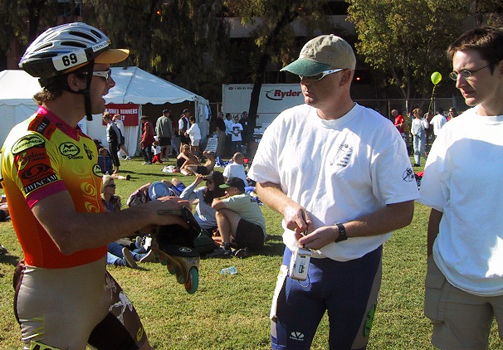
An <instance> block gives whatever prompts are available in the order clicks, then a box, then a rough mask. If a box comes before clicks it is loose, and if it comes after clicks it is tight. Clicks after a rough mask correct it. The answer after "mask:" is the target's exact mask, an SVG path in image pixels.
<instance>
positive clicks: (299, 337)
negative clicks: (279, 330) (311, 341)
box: [290, 332, 304, 341]
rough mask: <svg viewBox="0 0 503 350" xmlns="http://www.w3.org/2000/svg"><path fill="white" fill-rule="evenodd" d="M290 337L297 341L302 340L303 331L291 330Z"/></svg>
mask: <svg viewBox="0 0 503 350" xmlns="http://www.w3.org/2000/svg"><path fill="white" fill-rule="evenodd" d="M290 339H292V340H297V341H304V333H302V332H292V333H290Z"/></svg>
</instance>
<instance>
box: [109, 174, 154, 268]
mask: <svg viewBox="0 0 503 350" xmlns="http://www.w3.org/2000/svg"><path fill="white" fill-rule="evenodd" d="M102 181H103V186H102V188H101V203H102V204H103V207H104V208H105V210H106V211H109V212H113V211H118V210H121V206H122V204H121V198H120V197H119V196H116V195H115V188H116V185H115V181H114V178H113V177H112V176H111V175H104V176H103V179H102ZM107 248H108V252H107V264H108V265H115V266H128V267H132V268H136V267H137V265H136V261H140V262H152V261H153V258H154V255H153V253H152V251H151V250H150V251H149V252H147V253H145V251H143V253H140V252H141V251H140V250H133V251H131V250H129V249H128V248H127V247H124V246H122V245H121V244H119V243H118V242H112V243H109V244H108V245H107ZM140 249H141V247H140Z"/></svg>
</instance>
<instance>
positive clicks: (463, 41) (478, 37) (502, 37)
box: [447, 26, 503, 73]
mask: <svg viewBox="0 0 503 350" xmlns="http://www.w3.org/2000/svg"><path fill="white" fill-rule="evenodd" d="M462 50H475V51H477V52H478V53H479V54H480V57H481V58H482V59H483V60H484V61H487V63H489V68H490V69H491V73H493V72H494V68H495V67H496V65H497V64H498V63H499V62H500V61H501V60H503V29H501V28H496V27H489V26H486V27H480V28H475V29H472V30H469V31H467V32H465V33H463V34H462V35H461V36H460V37H459V38H457V39H456V40H455V41H454V42H453V43H452V44H451V45H450V46H449V48H448V49H447V57H448V58H449V59H450V60H451V61H452V58H453V57H454V54H455V53H456V52H457V51H462Z"/></svg>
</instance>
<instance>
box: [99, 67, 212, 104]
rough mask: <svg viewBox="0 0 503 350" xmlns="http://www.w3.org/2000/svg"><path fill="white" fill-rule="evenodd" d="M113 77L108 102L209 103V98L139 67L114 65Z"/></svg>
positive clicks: (106, 97)
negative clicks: (113, 83) (112, 85)
mask: <svg viewBox="0 0 503 350" xmlns="http://www.w3.org/2000/svg"><path fill="white" fill-rule="evenodd" d="M112 78H113V80H115V84H116V85H115V87H114V88H113V89H111V90H110V91H109V93H108V95H106V96H105V100H106V101H107V103H136V104H140V105H143V104H146V103H152V104H154V105H162V104H164V103H166V102H168V103H172V104H175V103H182V102H184V101H194V102H198V103H201V104H203V105H209V102H208V100H206V99H204V98H202V97H201V96H199V95H196V94H194V93H193V92H190V91H189V90H185V89H184V88H181V87H179V86H177V85H175V84H173V83H170V82H169V81H166V80H164V79H161V78H159V77H157V76H155V75H153V74H150V73H148V72H146V71H144V70H142V69H140V68H138V67H127V68H126V67H124V68H121V67H114V68H112Z"/></svg>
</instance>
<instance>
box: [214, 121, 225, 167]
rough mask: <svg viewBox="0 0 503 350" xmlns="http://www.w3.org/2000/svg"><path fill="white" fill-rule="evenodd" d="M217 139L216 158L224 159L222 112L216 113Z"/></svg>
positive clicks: (223, 122)
mask: <svg viewBox="0 0 503 350" xmlns="http://www.w3.org/2000/svg"><path fill="white" fill-rule="evenodd" d="M216 124H217V125H216V128H217V137H218V146H217V154H216V155H217V156H219V157H224V156H225V153H224V151H225V130H226V126H225V121H224V114H223V113H222V112H218V116H217V121H216Z"/></svg>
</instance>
